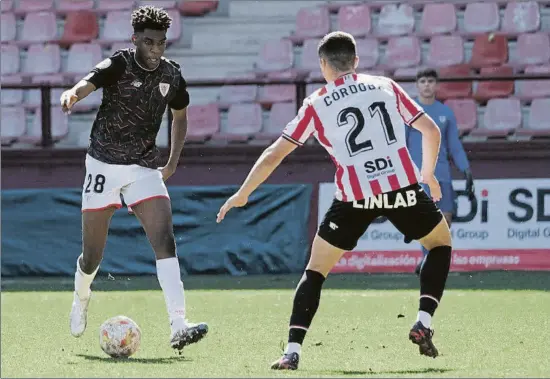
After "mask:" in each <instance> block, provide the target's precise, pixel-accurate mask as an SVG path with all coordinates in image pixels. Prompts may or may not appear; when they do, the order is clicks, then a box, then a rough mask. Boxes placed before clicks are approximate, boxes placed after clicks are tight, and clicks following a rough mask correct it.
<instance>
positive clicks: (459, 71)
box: [437, 64, 472, 100]
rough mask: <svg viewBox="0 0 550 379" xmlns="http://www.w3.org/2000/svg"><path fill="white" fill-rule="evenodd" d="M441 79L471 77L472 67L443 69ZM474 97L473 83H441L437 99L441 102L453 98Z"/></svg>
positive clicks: (458, 66)
mask: <svg viewBox="0 0 550 379" xmlns="http://www.w3.org/2000/svg"><path fill="white" fill-rule="evenodd" d="M438 74H439V77H440V78H445V77H447V78H449V77H453V76H454V77H457V76H469V75H470V74H471V72H470V66H468V65H466V64H462V65H456V66H449V67H441V68H440V69H439V72H438ZM471 95H472V82H440V83H439V85H438V90H437V98H438V99H440V100H445V99H451V98H463V97H470V96H471Z"/></svg>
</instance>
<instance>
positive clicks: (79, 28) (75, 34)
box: [61, 11, 99, 44]
mask: <svg viewBox="0 0 550 379" xmlns="http://www.w3.org/2000/svg"><path fill="white" fill-rule="evenodd" d="M98 35H99V24H98V22H97V15H96V14H95V13H94V12H92V11H75V12H69V13H68V14H67V17H66V19H65V28H64V30H63V35H62V36H61V42H62V43H68V44H71V43H76V42H89V41H92V40H94V39H96V38H97V37H98Z"/></svg>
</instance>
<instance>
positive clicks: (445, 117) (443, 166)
mask: <svg viewBox="0 0 550 379" xmlns="http://www.w3.org/2000/svg"><path fill="white" fill-rule="evenodd" d="M414 100H415V101H416V102H417V103H418V105H420V106H421V107H422V108H423V109H424V111H425V112H426V113H427V114H428V116H430V117H431V118H432V119H433V120H434V122H435V123H436V124H437V125H438V126H439V129H441V147H440V149H439V156H438V157H437V165H436V167H435V177H436V178H437V180H439V181H440V182H450V181H451V180H452V179H451V166H450V160H449V157H451V158H452V160H453V163H454V164H455V166H456V167H457V168H458V169H459V170H460V171H462V172H464V171H466V170H467V169H468V168H469V167H470V164H469V163H468V157H467V156H466V152H465V151H464V148H463V147H462V142H460V139H459V137H458V127H457V125H456V118H455V115H454V113H453V111H452V110H451V108H449V107H448V106H447V105H445V104H443V103H441V102H439V101H437V100H436V101H435V102H434V103H433V104H429V105H427V104H422V103H421V102H420V101H419V99H418V98H415V99H414ZM406 136H407V148H408V149H409V151H410V154H411V157H412V159H413V161H414V163H415V164H416V166H417V167H418V168H419V169H421V168H422V134H421V133H420V132H419V131H418V130H416V129H414V128H410V127H408V126H406Z"/></svg>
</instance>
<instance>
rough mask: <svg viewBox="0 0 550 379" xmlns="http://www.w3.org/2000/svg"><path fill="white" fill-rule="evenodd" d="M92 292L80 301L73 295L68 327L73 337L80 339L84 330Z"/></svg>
mask: <svg viewBox="0 0 550 379" xmlns="http://www.w3.org/2000/svg"><path fill="white" fill-rule="evenodd" d="M91 296H92V292H91V291H90V292H88V297H87V298H85V299H81V298H79V297H78V295H77V294H76V291H75V293H74V298H73V305H72V308H71V315H70V325H71V334H72V335H73V336H74V337H80V336H81V335H82V334H84V331H85V330H86V324H87V323H88V305H89V304H90V298H91Z"/></svg>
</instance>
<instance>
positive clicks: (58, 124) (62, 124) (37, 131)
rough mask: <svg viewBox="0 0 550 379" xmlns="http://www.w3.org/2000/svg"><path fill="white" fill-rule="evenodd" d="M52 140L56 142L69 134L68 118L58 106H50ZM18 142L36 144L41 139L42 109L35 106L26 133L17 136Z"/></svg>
mask: <svg viewBox="0 0 550 379" xmlns="http://www.w3.org/2000/svg"><path fill="white" fill-rule="evenodd" d="M51 126H52V140H53V141H54V142H58V141H60V140H62V139H63V138H65V137H66V136H67V134H69V118H68V117H67V116H66V115H65V114H64V113H63V112H62V111H61V108H60V107H57V106H52V107H51ZM19 141H20V142H24V143H30V144H35V145H38V144H40V142H41V141H42V111H41V109H40V108H37V109H36V111H35V112H34V119H33V122H32V124H31V127H30V130H29V131H28V133H27V134H25V135H24V136H22V137H21V138H19Z"/></svg>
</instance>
